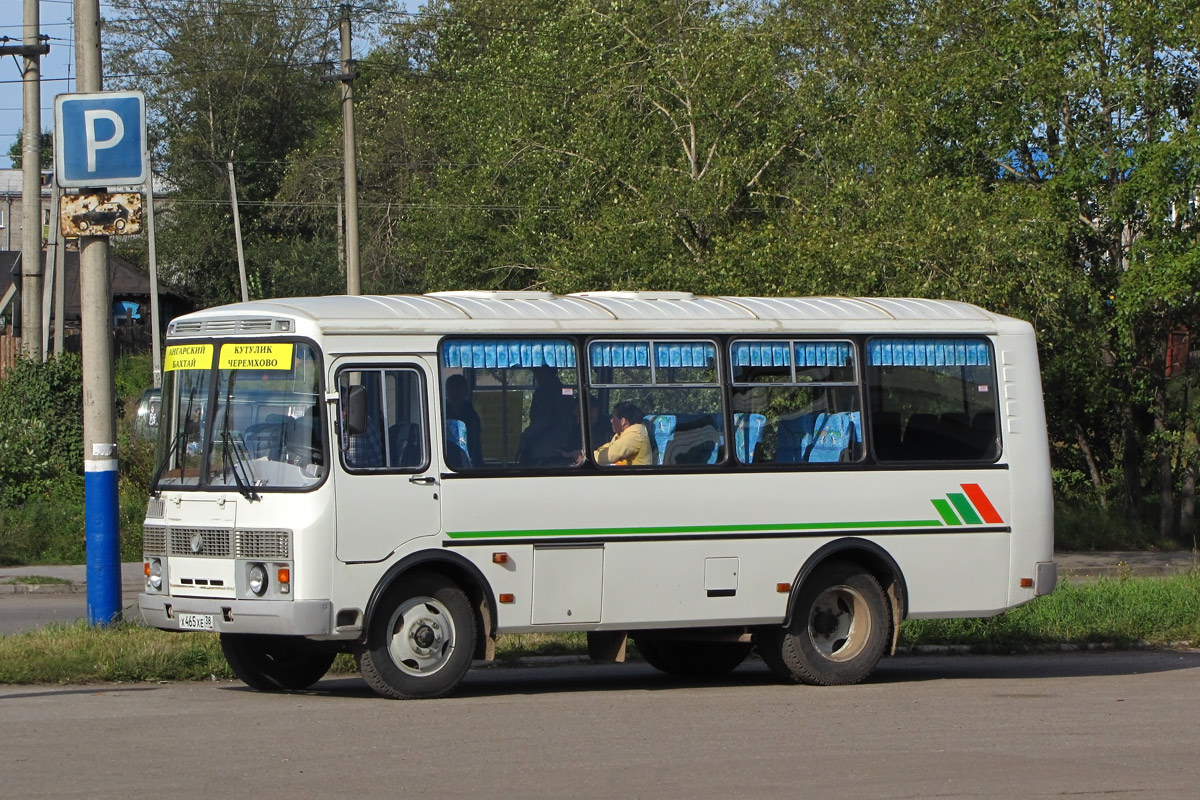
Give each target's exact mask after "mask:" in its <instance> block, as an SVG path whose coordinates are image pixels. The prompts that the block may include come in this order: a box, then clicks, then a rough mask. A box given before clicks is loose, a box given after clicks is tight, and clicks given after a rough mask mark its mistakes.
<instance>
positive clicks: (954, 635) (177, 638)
mask: <svg viewBox="0 0 1200 800" xmlns="http://www.w3.org/2000/svg"><path fill="white" fill-rule="evenodd" d="M1143 642H1145V643H1149V644H1151V645H1157V646H1170V645H1174V644H1177V643H1179V642H1191V643H1196V642H1200V572H1196V571H1193V572H1191V573H1189V574H1185V575H1177V576H1174V577H1170V578H1165V579H1160V578H1118V579H1101V580H1098V581H1094V582H1089V583H1083V584H1071V583H1063V584H1061V585H1060V586H1059V587H1058V589H1057V590H1056V591H1055V592H1054V593H1053V594H1051V595H1049V596H1047V597H1042V598H1038V599H1037V600H1035V601H1033V602H1032V603H1028V604H1026V605H1024V606H1021V607H1020V608H1016V609H1013V610H1012V611H1008V612H1006V613H1004V614H1001V615H1000V616H998V617H991V618H987V619H967V620H909V621H908V622H906V623H904V626H903V627H902V628H901V632H900V643H901V646H902V647H918V646H921V645H931V644H936V645H965V646H970V647H972V648H973V649H976V650H982V651H985V652H1010V651H1013V650H1025V649H1036V648H1038V647H1041V646H1045V645H1055V644H1062V643H1069V644H1074V645H1078V646H1086V645H1088V644H1100V643H1111V644H1113V645H1115V646H1117V647H1131V646H1134V645H1137V644H1140V643H1143ZM586 652H587V639H586V636H585V635H584V634H582V633H568V634H538V633H531V634H521V635H511V636H505V637H502V638H501V639H500V640H499V642H498V643H497V648H496V659H497V661H500V662H504V663H511V662H513V661H515V660H517V659H519V658H523V657H528V656H545V655H573V654H584V653H586ZM354 670H355V665H354V660H353V659H352V658H351V657H350V656H345V655H343V656H338V659H337V661H336V662H334V666H333V670H332V671H333V672H334V673H342V674H345V673H351V672H353V671H354ZM232 677H233V674H232V673H231V672H230V670H229V666H228V665H227V664H226V663H225V659H224V657H223V656H222V655H221V647H220V644H219V643H218V640H217V637H216V635H215V634H205V633H191V634H174V633H166V632H164V631H159V630H157V629H154V628H148V627H145V626H144V625H140V624H136V623H132V622H124V623H119V624H116V625H112V626H109V627H107V628H92V627H89V626H87V625H86V624H84V623H79V624H77V625H52V626H50V627H47V628H43V629H41V630H36V631H29V632H26V633H19V634H14V635H11V636H0V683H8V684H27V683H43V684H63V683H90V682H105V681H188V680H210V679H213V678H226V679H227V678H232Z"/></svg>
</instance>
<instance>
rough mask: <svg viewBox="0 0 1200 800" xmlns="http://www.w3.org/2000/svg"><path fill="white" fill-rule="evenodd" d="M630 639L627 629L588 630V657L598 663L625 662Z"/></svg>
mask: <svg viewBox="0 0 1200 800" xmlns="http://www.w3.org/2000/svg"><path fill="white" fill-rule="evenodd" d="M628 641H629V634H627V633H626V632H625V631H588V633H587V643H588V658H590V659H591V660H592V661H593V662H594V663H596V664H612V663H614V662H615V663H618V664H619V663H623V662H624V661H625V644H626V642H628Z"/></svg>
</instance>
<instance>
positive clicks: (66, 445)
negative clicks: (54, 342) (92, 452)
mask: <svg viewBox="0 0 1200 800" xmlns="http://www.w3.org/2000/svg"><path fill="white" fill-rule="evenodd" d="M114 377H115V380H114V383H115V386H116V392H117V396H116V406H117V407H116V409H114V411H115V412H117V413H116V419H117V442H118V454H119V460H118V469H119V471H120V472H119V475H118V478H117V491H118V503H119V521H118V524H119V526H120V531H121V559H122V560H127V561H136V560H138V559H140V558H141V548H142V544H141V542H142V518H143V515H144V513H145V510H146V488H147V486H148V485H149V481H150V474H151V472H152V471H153V469H154V464H153V455H154V454H153V447H154V445H153V443H152V442H146V441H140V440H137V439H135V438H134V437H133V436H132V435H131V432H130V428H131V421H132V419H133V417H134V416H135V415H134V414H133V413H124V414H122V413H120V412H121V411H125V410H126V409H127V408H130V406H131V405H132V404H134V403H136V402H137V399H138V398H139V397H140V396H141V393H142V390H143V389H144V388H145V386H148V385H149V384H150V380H151V378H150V357H149V355H144V356H131V357H127V358H122V359H119V360H118V361H117V368H116V370H115V373H114ZM84 514H85V510H84V489H83V391H82V373H81V368H80V361H79V357H78V356H76V355H72V354H65V355H63V356H61V357H59V358H53V359H50V360H48V361H46V362H45V363H44V364H43V363H37V362H34V361H31V360H26V359H23V360H20V361H18V362H17V363H16V364H15V365H14V367H13V368H12V369H11V370H10V371H8V372H7V373H5V376H4V379H3V380H2V381H0V564H32V563H51V564H66V563H75V564H78V563H83V562H84V561H85V560H86V550H85V547H84V539H85V536H86V522H85V516H84Z"/></svg>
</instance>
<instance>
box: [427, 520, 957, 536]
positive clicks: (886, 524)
mask: <svg viewBox="0 0 1200 800" xmlns="http://www.w3.org/2000/svg"><path fill="white" fill-rule="evenodd" d="M957 523H958V520H957V519H955V524H957ZM940 527H942V523H941V522H940V521H938V520H936V519H906V520H883V521H876V522H793V523H786V524H782V525H672V526H664V527H650V526H646V527H635V528H548V529H545V530H526V529H521V530H509V531H448V532H447V535H448V536H449V537H450V538H451V539H498V538H507V537H518V536H520V537H530V536H630V535H638V534H641V535H645V534H671V533H731V534H732V533H753V532H757V531H779V532H780V533H787V532H788V531H827V530H828V531H833V530H839V529H842V530H844V529H856V530H857V529H864V528H940Z"/></svg>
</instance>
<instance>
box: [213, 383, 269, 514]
mask: <svg viewBox="0 0 1200 800" xmlns="http://www.w3.org/2000/svg"><path fill="white" fill-rule="evenodd" d="M236 381H237V372H233V373H232V374H231V375H230V376H229V386H228V388H226V390H225V419H224V422H223V423H222V425H221V427H222V428H223V429H224V430H223V431H222V432H221V434H222V435H221V477H222V479H223V478H224V477H225V475H224V473H225V470H226V469H228V470H229V471H230V472H232V473H233V482H234V483H236V484H237V489H238V494H240V495H241V496H242V497H244V498H246V499H247V500H250V501H251V502H253V501H254V500H258V499H260V498H259V496H258V492H256V491H254V489H253V488H252V487H251V481H250V480H249V477H250V476H252V475H253V473H252V472H251V471H250V469H249V467H247V466H246V461H247V459H248V457H249V455H250V453H249V452H248V451H247V452H245V454H244V455H243V453H242V452H241V451H239V450H238V447H237V442H236V441H235V440H234V438H233V434H232V433H230V432H229V422H230V420H231V419H232V418H233V413H232V412H233V384H234V383H235V382H236ZM243 450H245V448H244V447H243ZM243 469H245V470H246V475H243V474H242V470H243Z"/></svg>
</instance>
